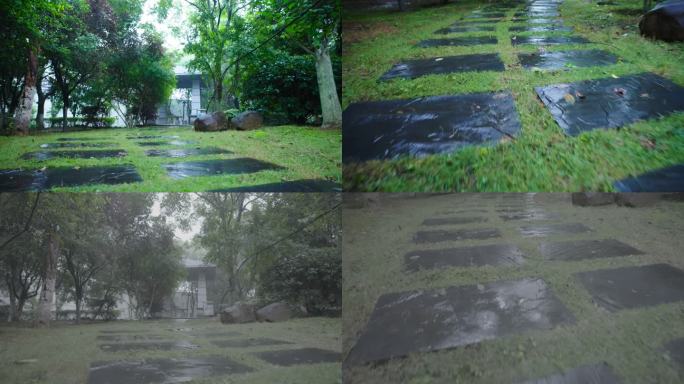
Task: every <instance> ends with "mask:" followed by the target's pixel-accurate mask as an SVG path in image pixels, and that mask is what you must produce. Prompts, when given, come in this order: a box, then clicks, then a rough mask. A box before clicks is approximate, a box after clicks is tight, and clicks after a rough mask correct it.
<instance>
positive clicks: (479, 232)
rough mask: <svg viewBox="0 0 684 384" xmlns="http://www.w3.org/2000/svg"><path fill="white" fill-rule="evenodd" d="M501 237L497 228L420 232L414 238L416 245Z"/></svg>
mask: <svg viewBox="0 0 684 384" xmlns="http://www.w3.org/2000/svg"><path fill="white" fill-rule="evenodd" d="M497 237H501V232H499V230H498V229H496V228H484V229H460V230H452V231H447V230H435V231H420V232H417V233H416V234H415V235H414V236H413V242H414V243H419V244H420V243H437V242H440V241H459V240H484V239H494V238H497Z"/></svg>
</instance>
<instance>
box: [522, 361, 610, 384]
mask: <svg viewBox="0 0 684 384" xmlns="http://www.w3.org/2000/svg"><path fill="white" fill-rule="evenodd" d="M621 383H622V381H621V380H620V378H619V377H618V376H617V375H616V374H615V372H613V369H612V368H611V367H610V366H609V365H608V364H606V363H600V364H592V365H583V366H581V367H577V368H574V369H571V370H569V371H566V372H563V373H558V374H555V375H551V376H547V377H543V378H540V379H536V380H529V381H525V382H523V383H520V384H621Z"/></svg>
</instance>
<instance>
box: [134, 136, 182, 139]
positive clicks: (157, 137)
mask: <svg viewBox="0 0 684 384" xmlns="http://www.w3.org/2000/svg"><path fill="white" fill-rule="evenodd" d="M126 138H127V139H128V140H150V139H168V140H175V139H180V136H126Z"/></svg>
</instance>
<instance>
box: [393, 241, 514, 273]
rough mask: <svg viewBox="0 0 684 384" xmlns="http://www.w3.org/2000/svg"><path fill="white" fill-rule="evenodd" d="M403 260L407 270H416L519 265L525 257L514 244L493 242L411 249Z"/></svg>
mask: <svg viewBox="0 0 684 384" xmlns="http://www.w3.org/2000/svg"><path fill="white" fill-rule="evenodd" d="M404 262H405V264H406V269H407V270H408V271H411V272H416V271H419V270H421V269H437V268H445V267H480V266H483V265H509V266H512V265H521V264H523V263H524V262H525V259H524V258H523V253H522V251H521V250H520V249H518V247H516V246H515V245H509V244H494V245H481V246H476V247H460V248H449V249H436V250H420V251H413V252H409V253H407V254H406V255H405V256H404Z"/></svg>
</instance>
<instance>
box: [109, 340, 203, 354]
mask: <svg viewBox="0 0 684 384" xmlns="http://www.w3.org/2000/svg"><path fill="white" fill-rule="evenodd" d="M197 348H199V345H195V344H192V343H189V342H187V341H160V342H132V343H116V344H111V343H110V344H100V349H101V350H103V351H105V352H121V351H151V350H162V351H172V350H188V349H197Z"/></svg>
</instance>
